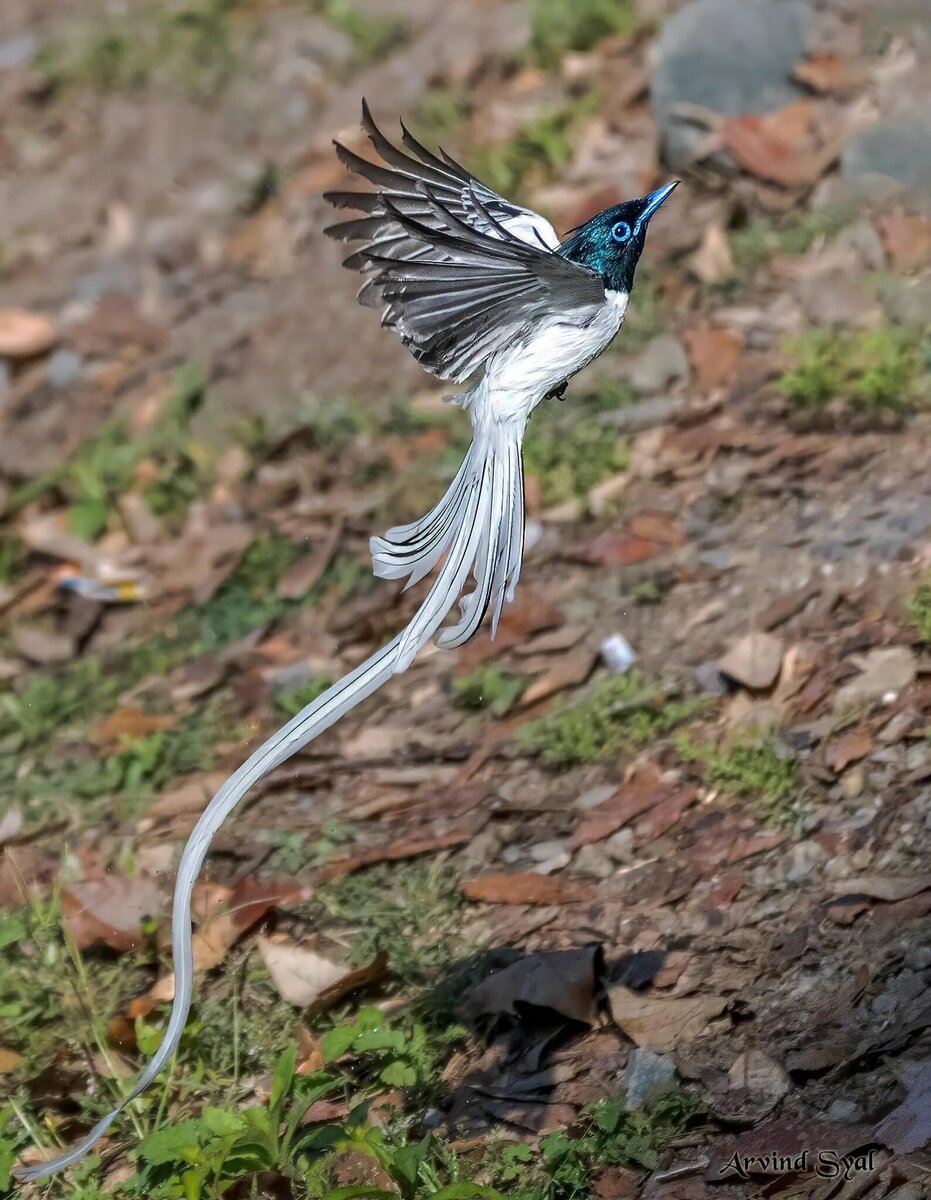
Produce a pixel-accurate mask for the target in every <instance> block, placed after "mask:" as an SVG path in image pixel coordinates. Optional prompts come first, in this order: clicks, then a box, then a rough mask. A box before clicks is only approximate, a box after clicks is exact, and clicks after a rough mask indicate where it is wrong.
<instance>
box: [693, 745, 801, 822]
mask: <svg viewBox="0 0 931 1200" xmlns="http://www.w3.org/2000/svg"><path fill="white" fill-rule="evenodd" d="M676 749H677V750H678V752H679V754H680V755H681V757H682V758H684V759H685V760H686V761H687V762H697V763H700V764H701V765H702V767H703V769H704V775H705V779H706V781H707V782H708V784H709V785H710V786H711V787H715V788H720V789H721V791H723V792H726V793H727V794H728V795H731V796H738V797H746V798H747V799H751V800H755V801H756V802H757V803H759V804H760V805H761V807H762V808H763V810H764V811H765V812H766V814H767V816H768V819H769V820H770V821H771V822H772V823H773V824H786V823H789V822H791V821H794V820H795V819H796V818H797V816H798V799H799V797H800V795H801V793H802V790H803V789H802V781H801V778H800V774H799V767H798V762H797V760H796V759H795V758H794V757H793V756H792V755H791V754H788V753H787V752H786V751H784V750H782V749H781V748H780V747H778V746H777V745H776V744H775V742H774V741H773V740H772V738H760V739H758V740H756V741H752V742H744V743H738V744H736V745H734V746H730V747H728V748H727V749H725V750H719V749H717V747H715V746H697V745H696V744H695V743H694V742H692V741H691V740H690V739H689V738H687V737H681V738H679V739H678V740H677V742H676Z"/></svg>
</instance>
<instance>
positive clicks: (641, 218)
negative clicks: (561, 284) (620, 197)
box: [559, 180, 679, 292]
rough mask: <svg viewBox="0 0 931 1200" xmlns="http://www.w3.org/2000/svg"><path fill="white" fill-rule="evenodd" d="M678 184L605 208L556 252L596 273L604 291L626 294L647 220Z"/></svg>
mask: <svg viewBox="0 0 931 1200" xmlns="http://www.w3.org/2000/svg"><path fill="white" fill-rule="evenodd" d="M678 182H679V181H678V180H676V181H675V182H674V183H667V184H664V185H663V187H661V188H657V189H656V191H655V192H651V193H650V194H649V196H643V197H641V199H639V200H625V201H624V203H623V204H615V205H612V207H611V208H606V209H605V210H604V211H603V212H600V213H598V215H597V216H594V217H592V219H591V220H590V221H586V222H585V224H584V225H580V226H579V227H578V229H575V230H573V231H572V236H571V237H568V238H567V239H566V240H565V241H564V242H563V243H562V245H561V246H560V247H559V253H560V254H561V255H563V257H565V258H568V259H570V260H571V261H572V262H577V263H584V265H585V266H587V267H591V268H592V270H594V271H597V272H598V274H599V275H600V276H601V277H602V278H603V279H604V282H605V288H606V289H607V290H608V291H613V292H629V291H630V290H631V288H632V287H633V284H634V272H635V271H636V269H637V263H638V262H639V260H640V255H641V254H642V253H643V244H644V242H645V241H646V236H647V225H648V224H649V223H650V218H651V217H653V216H654V214H655V213H656V211H657V210H658V209H659V207H660V205H661V204H662V203H663V201H664V200H666V199H667V198H668V197H669V196H670V195H671V194H672V192H673V191H674V189H675V188H676V186H677V184H678Z"/></svg>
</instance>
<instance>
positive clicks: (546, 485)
mask: <svg viewBox="0 0 931 1200" xmlns="http://www.w3.org/2000/svg"><path fill="white" fill-rule="evenodd" d="M555 407H556V406H555V405H554V404H549V405H547V406H546V409H545V411H541V412H538V413H537V414H536V415H535V416H534V417H532V418H531V420H530V423H529V425H528V427H527V435H526V437H525V439H524V470H525V471H526V473H527V474H528V475H531V476H533V477H534V478H535V479H536V480H537V481H538V483H539V486H540V500H541V502H542V504H543V506H544V507H545V508H548V507H550V506H551V505H555V504H561V503H563V502H564V501H566V500H573V499H575V500H581V501H583V502H584V501H585V500H586V498H587V497H588V494H589V492H590V491H591V489H592V488H593V487H594V486H595V485H596V484H598V483H601V482H602V480H604V479H608V478H610V477H611V476H612V475H617V474H618V473H619V472H621V471H623V470H624V469H625V468H626V466H627V464H628V461H629V449H628V444H627V442H626V440H625V439H624V438H622V437H620V436H619V435H618V434H617V433H616V432H615V431H614V430H612V429H611V428H610V427H609V426H607V425H606V424H605V423H604V422H603V421H601V420H600V419H599V418H598V416H597V415H595V414H593V415H588V416H585V415H582V414H581V413H580V411H579V408H580V406H579V405H578V404H576V403H575V402H574V398H572V397H569V398H567V401H566V411H565V413H558V412H556V411H554V410H555Z"/></svg>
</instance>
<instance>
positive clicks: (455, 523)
mask: <svg viewBox="0 0 931 1200" xmlns="http://www.w3.org/2000/svg"><path fill="white" fill-rule="evenodd" d="M520 447H521V434H520V431H519V429H517V428H514V427H510V426H507V425H497V426H494V427H492V428H490V429H487V430H485V431H482V432H479V431H476V440H475V441H474V442H473V443H472V446H471V448H470V449H469V452H468V454H467V455H466V457H465V460H464V461H463V464H462V466H461V467H460V468H459V473H458V474H457V475H456V478H455V479H454V480H453V482H452V483H451V484H450V487H449V490H448V491H447V493H446V495H445V496H444V497H443V499H442V500H441V501H440V502H439V504H437V505H436V506H435V507H434V508H433V509H431V511H430V512H429V513H427V515H426V516H425V517H424V518H423V519H422V520H420V521H415V522H413V523H412V524H410V525H399V526H397V527H396V528H394V529H389V530H388V532H387V533H386V534H385V536H384V537H376V538H372V540H371V543H370V549H371V552H372V560H373V563H374V569H375V574H376V575H378V576H380V577H381V578H382V579H403V578H405V577H406V578H407V583H406V585H405V586H406V587H410V586H411V585H412V584H414V583H417V582H418V581H419V580H420V579H422V578H423V577H424V576H425V575H426V574H427V573H428V572H429V571H431V570H432V569H433V568H434V567H435V566H436V565H437V563H438V562H439V561H440V559H441V558H443V556H444V555H445V558H444V561H443V565H442V567H441V568H440V571H439V573H438V575H437V577H436V579H435V580H434V582H433V586H432V587H431V589H430V592H429V594H428V596H427V597H426V599H425V600H424V602H423V604H422V605H421V606H420V609H419V610H418V612H417V614H416V616H415V617H414V619H413V620H412V621H411V623H410V625H409V626H408V627H407V629H406V630H405V631H404V633H403V635H402V643H401V645H400V647H399V649H398V665H397V667H396V668H395V669H396V670H398V671H402V670H404V669H405V668H406V666H407V665H409V663H410V661H411V660H412V659H413V657H414V655H415V654H416V652H417V649H418V648H419V647H420V646H422V645H423V644H424V642H425V640H426V639H427V638H428V637H429V636H430V635H431V634H432V633H433V631H434V630H435V629H436V628H437V625H438V623H439V620H442V616H443V615H445V613H447V612H448V611H449V609H450V608H451V607H452V605H453V603H454V602H455V600H456V599H457V598H459V597H460V595H461V593H462V589H463V587H465V585H466V582H467V580H468V577H469V575H470V573H471V574H473V575H474V578H475V584H476V586H475V588H474V590H473V591H471V592H469V593H468V594H466V595H464V596H462V597H461V599H459V609H460V615H459V620H458V622H457V623H456V624H454V625H450V626H447V627H446V628H444V629H442V630H440V632H439V634H438V635H437V637H436V643H437V645H438V646H442V647H444V648H449V647H454V646H461V645H463V644H464V643H465V642H467V641H468V640H469V638H471V637H472V635H473V634H474V633H475V632H476V631H477V630H478V627H479V625H480V624H481V623H482V620H483V618H484V616H485V614H486V613H487V612H488V610H489V608H491V609H492V636H494V630H495V628H496V627H497V624H498V618H499V617H500V615H501V608H502V605H503V604H504V602H505V600H508V601H509V602H510V601H511V600H513V599H514V590H515V588H516V587H517V580H518V577H519V575H520V566H521V557H522V554H523V542H524V478H523V467H522V464H521V452H520Z"/></svg>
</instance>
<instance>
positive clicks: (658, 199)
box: [640, 179, 679, 224]
mask: <svg viewBox="0 0 931 1200" xmlns="http://www.w3.org/2000/svg"><path fill="white" fill-rule="evenodd" d="M678 186H679V180H678V179H674V180H673V181H672V183H665V184H663V186H662V187H661V188H657V189H656V191H655V192H650V194H649V196H647V197H646V202H645V204H644V207H643V211H642V212H641V214H640V223H641V224H643V223H645V222H647V221H649V219H650V217H652V216H653V214H654V213H655V212H656V210H657V209H658V208H659V206H660V205H661V204H662V203H664V201H666V200H667V199H668V198H669V197H670V196H671V195H672V193H673V192H674V191H675V190H676V188H677V187H678Z"/></svg>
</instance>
